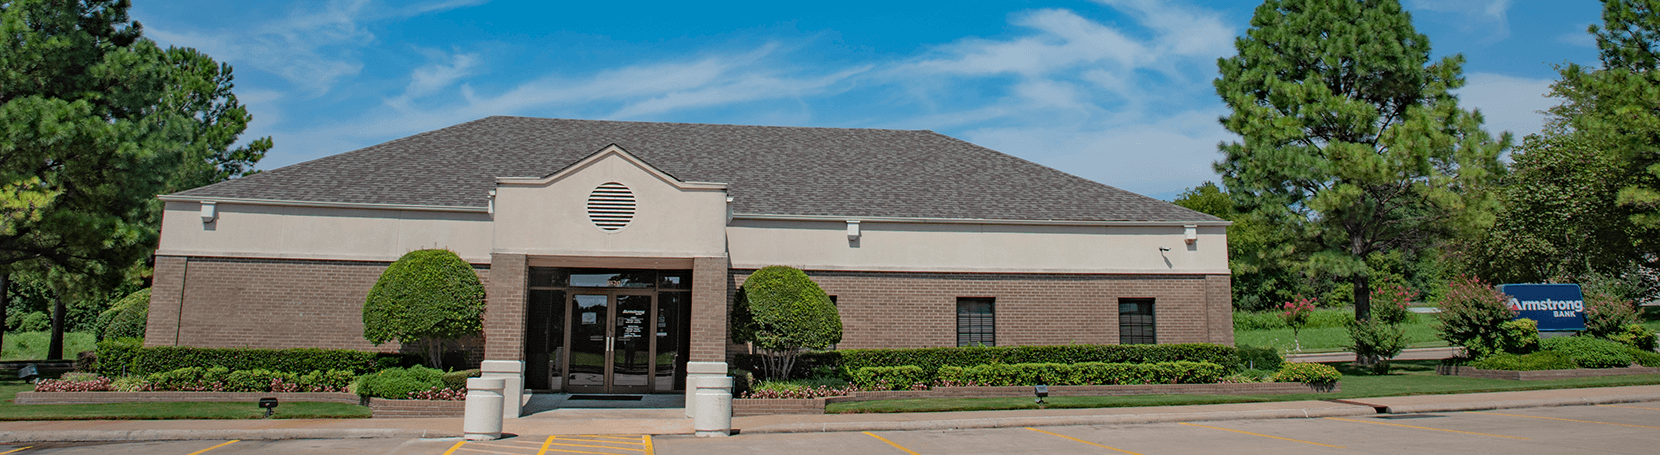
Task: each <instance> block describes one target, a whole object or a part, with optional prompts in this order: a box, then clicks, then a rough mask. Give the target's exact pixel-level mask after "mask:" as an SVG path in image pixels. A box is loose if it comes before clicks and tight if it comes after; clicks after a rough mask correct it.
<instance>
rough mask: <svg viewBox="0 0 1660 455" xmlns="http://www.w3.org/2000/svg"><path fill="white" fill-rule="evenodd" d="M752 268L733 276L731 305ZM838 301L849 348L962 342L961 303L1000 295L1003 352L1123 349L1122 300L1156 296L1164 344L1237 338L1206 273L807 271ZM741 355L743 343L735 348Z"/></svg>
mask: <svg viewBox="0 0 1660 455" xmlns="http://www.w3.org/2000/svg"><path fill="white" fill-rule="evenodd" d="M753 272H754V271H753V270H733V271H732V274H731V278H730V280H731V281H730V282H729V283H730V284H729V289H728V299H729V300H730V299H733V298H735V297H736V295H737V287H738V285H740V284H742V283H743V281H744V280H745V279H747V278H748V277H749V274H751V273H753ZM807 274H808V276H810V277H812V279H813V281H814V282H817V283H818V284H819V286H820V287H822V288H824V291H825V292H826V293H829V294H830V295H834V296H836V299H837V308H838V310H839V311H840V312H841V316H842V326H843V332H842V342H841V344H839V345H838V346H837V347H838V348H841V349H857V348H921V347H940V346H956V344H957V335H956V330H957V320H956V307H957V297H993V298H995V299H996V304H995V305H996V307H995V308H996V310H995V314H996V340H997V345H998V346H1019V345H1056V344H1073V343H1076V344H1118V299H1119V298H1121V297H1122V298H1131V297H1150V298H1153V299H1155V302H1156V303H1155V306H1154V311H1155V318H1156V321H1157V322H1156V323H1157V338H1158V342H1159V343H1202V342H1215V343H1228V344H1231V343H1232V341H1233V322H1232V313H1231V311H1232V308H1231V304H1230V302H1229V301H1228V297H1227V296H1228V295H1229V292H1228V289H1227V286H1228V281H1227V277H1226V276H1222V277H1220V280H1218V279H1213V278H1211V277H1209V276H1205V275H1082V274H1012V273H1011V274H999V273H890V272H833V271H811V270H809V271H807ZM729 349H730V350H732V351H733V352H742V350H743V349H744V348H743V347H742V346H741V345H735V344H734V345H730V347H729Z"/></svg>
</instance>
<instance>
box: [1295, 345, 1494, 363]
mask: <svg viewBox="0 0 1660 455" xmlns="http://www.w3.org/2000/svg"><path fill="white" fill-rule="evenodd" d="M1463 349H1464V348H1455V347H1445V348H1418V349H1407V350H1403V351H1401V355H1397V356H1395V357H1394V358H1392V359H1390V360H1441V359H1446V358H1452V357H1455V356H1457V355H1458V353H1459V351H1462V350H1463ZM1354 359H1355V353H1353V352H1322V353H1317V354H1291V355H1288V356H1285V361H1287V362H1299V363H1324V362H1344V361H1352V360H1354Z"/></svg>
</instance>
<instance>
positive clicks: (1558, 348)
mask: <svg viewBox="0 0 1660 455" xmlns="http://www.w3.org/2000/svg"><path fill="white" fill-rule="evenodd" d="M1540 346H1541V348H1543V350H1546V351H1554V352H1556V353H1559V354H1562V355H1565V356H1568V358H1569V359H1572V360H1573V361H1574V363H1575V364H1578V365H1579V367H1580V368H1623V367H1627V366H1631V362H1634V361H1635V359H1632V358H1631V354H1630V353H1627V352H1626V346H1625V345H1623V344H1619V343H1615V342H1612V341H1608V340H1604V339H1601V338H1593V337H1589V336H1583V335H1581V336H1571V337H1560V338H1551V339H1548V340H1545V341H1544V342H1542V343H1540Z"/></svg>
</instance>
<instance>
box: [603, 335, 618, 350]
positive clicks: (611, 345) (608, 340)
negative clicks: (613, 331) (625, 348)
mask: <svg viewBox="0 0 1660 455" xmlns="http://www.w3.org/2000/svg"><path fill="white" fill-rule="evenodd" d="M615 339H616V337H605V352H611V351H614V350H616V348H615V346H614V343H612V341H613V340H615Z"/></svg>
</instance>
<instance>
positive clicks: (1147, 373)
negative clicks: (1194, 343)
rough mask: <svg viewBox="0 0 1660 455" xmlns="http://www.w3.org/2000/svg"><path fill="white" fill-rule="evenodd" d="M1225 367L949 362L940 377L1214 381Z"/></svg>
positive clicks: (1000, 382) (1029, 381) (994, 381)
mask: <svg viewBox="0 0 1660 455" xmlns="http://www.w3.org/2000/svg"><path fill="white" fill-rule="evenodd" d="M1225 372H1226V368H1224V367H1222V366H1221V365H1217V364H1214V363H1208V362H1159V363H1101V362H1086V363H1075V364H1070V365H1068V364H1060V363H1019V364H1002V363H994V364H986V365H976V366H972V367H968V368H963V367H956V366H946V367H942V368H940V370H939V376H937V378H938V379H939V380H940V381H942V382H943V381H953V382H959V383H960V382H964V381H973V382H975V383H978V384H982V385H990V386H1027V385H1116V384H1212V383H1215V382H1216V381H1218V380H1220V379H1221V378H1222V375H1223V374H1224V373H1225Z"/></svg>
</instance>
